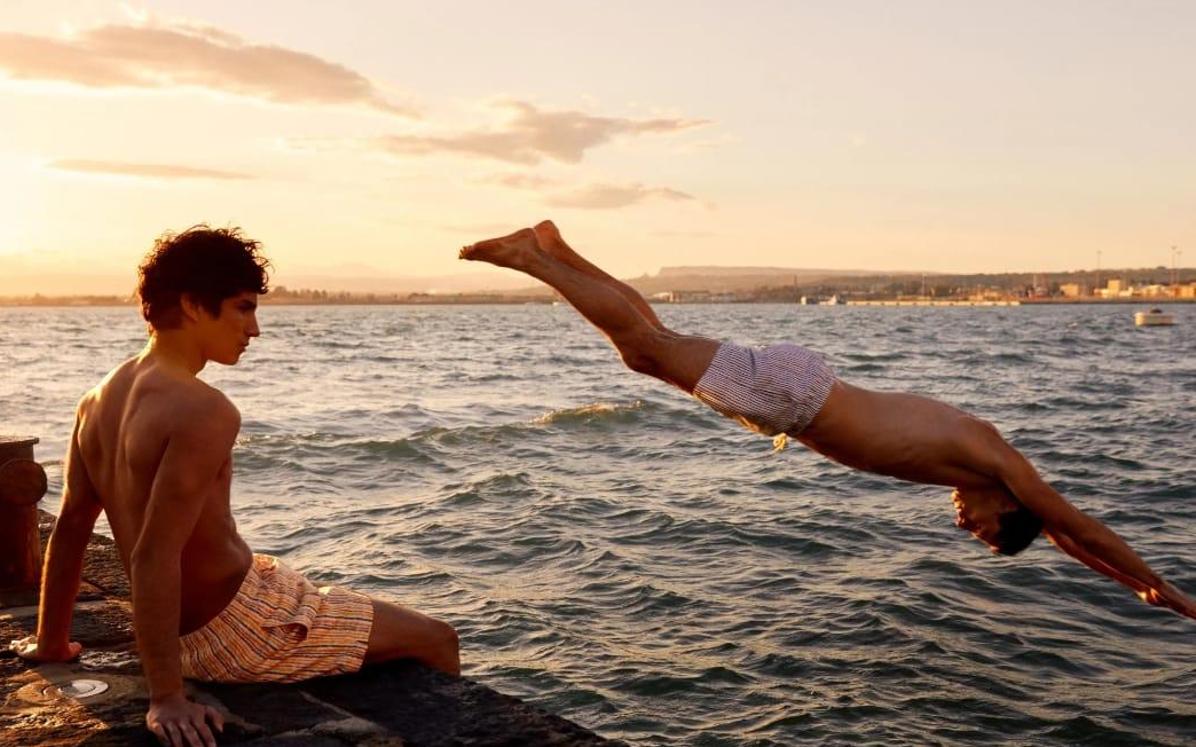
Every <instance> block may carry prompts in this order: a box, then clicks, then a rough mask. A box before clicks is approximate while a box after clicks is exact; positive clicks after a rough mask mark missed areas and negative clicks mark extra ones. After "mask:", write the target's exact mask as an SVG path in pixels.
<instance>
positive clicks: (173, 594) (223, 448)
mask: <svg viewBox="0 0 1196 747" xmlns="http://www.w3.org/2000/svg"><path fill="white" fill-rule="evenodd" d="M189 409H190V410H191V412H188V413H180V415H179V418H180V426H179V427H178V428H176V429H175V430H174V432H173V433H172V434H171V436H170V437H169V440H168V442H167V444H166V448H165V451H164V452H163V455H162V459H161V461H160V462H159V464H158V470H157V473H156V475H155V476H154V482H153V487H152V488H151V490H150V497H149V500H148V502H147V504H146V508H145V518H144V520H143V523H142V529H141V533H140V535H139V536H138V538H137V543H136V545H135V546H134V548H133V552H132V557H131V560H130V569H129V571H130V572H129V575H130V581H131V582H132V587H133V588H132V597H133V629H134V632H135V633H136V635H137V647H138V650H139V652H140V654H141V664H142V668H143V669H144V671H145V676H146V680H147V682H148V685H149V692H150V700H151V705H152V703H153V702H155V701H160V700H164V699H167V698H170V697H172V696H179V695H181V693H182V690H183V677H182V672H181V668H180V662H179V615H180V611H179V610H180V597H181V593H182V589H181V583H182V580H181V579H182V552H183V546H184V545H185V544H186V542H187V540H188V539H189V538H190V536H191V533H192V531H193V530H194V528H195V525H196V523H197V522H198V520H199V517H200V514H201V513H202V511H203V507H204V503H205V501H206V500H207V499H208V497H209V495H210V493H211V487H212V485H213V483H214V482H215V481H216V479H217V478H218V476H219V474H220V471H221V470H222V469H224V468H226V466H227V464H228V460H229V455H230V453H231V451H232V447H233V442H234V440H235V439H236V435H237V430H238V428H239V427H240V418H239V416H238V415H237V412H236V410H235V409H234V408H233V407H232V405H231V404H229V403H228V402H227V401H226V400H223V398H220V401H219V402H218V403H214V402H204V403H198V402H196V403H192V406H191V408H189Z"/></svg>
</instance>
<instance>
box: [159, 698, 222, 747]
mask: <svg viewBox="0 0 1196 747" xmlns="http://www.w3.org/2000/svg"><path fill="white" fill-rule="evenodd" d="M209 720H211V722H212V726H215V727H216V730H217V731H224V717H223V716H221V715H220V712H219V711H217V710H216V709H215V708H211V707H209V706H206V705H201V704H199V703H192V702H191V701H190V700H187V697H186V696H185V695H183V694H182V693H175V694H174V695H169V696H167V697H165V698H162V699H159V700H150V707H149V712H148V713H146V714H145V726H146V728H148V729H149V730H150V731H151V732H153V733H154V736H155V737H157V738H158V741H159V742H161V743H162V744H164V745H167V747H216V737H214V736H213V735H212V730H211V728H209V726H208V721H209Z"/></svg>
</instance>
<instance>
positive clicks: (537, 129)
mask: <svg viewBox="0 0 1196 747" xmlns="http://www.w3.org/2000/svg"><path fill="white" fill-rule="evenodd" d="M499 107H500V108H502V109H505V110H506V111H507V112H508V117H507V120H506V121H505V122H503V124H502V125H501V126H500V127H499V128H497V129H489V130H474V131H471V132H462V133H455V134H448V135H390V136H386V137H382V138H379V139H378V140H377V141H376V144H377V146H378V147H379V148H381V149H382V150H385V151H388V152H390V153H395V154H400V155H428V154H432V153H456V154H462V155H469V156H481V157H483V158H493V159H497V160H500V161H507V162H509V163H519V164H527V165H534V164H538V163H540V162H541V161H542V160H544V159H545V158H551V159H553V160H556V161H561V162H564V163H578V162H580V161H581V160H582V158H583V157H584V156H585V154H586V151H587V150H589V149H590V148H594V147H597V146H599V145H604V144H606V143H608V142H610V141H611V140H614V139H615V138H617V137H626V136H634V135H644V134H671V133H676V132H681V131H683V130H688V129H691V128H694V127H701V126H703V125H706V124H708V122H707V121H706V120H700V119H675V118H671V119H670V118H666V119H620V118H616V117H596V116H593V115H590V114H586V113H584V112H577V111H547V110H544V109H539V108H537V107H536V106H534V105H533V104H529V103H527V102H523V101H504V102H501V103H500V104H499Z"/></svg>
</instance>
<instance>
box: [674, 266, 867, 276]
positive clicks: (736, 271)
mask: <svg viewBox="0 0 1196 747" xmlns="http://www.w3.org/2000/svg"><path fill="white" fill-rule="evenodd" d="M875 274H876V271H875V270H809V269H798V268H793V267H717V266H714V265H694V266H692V267H684V266H683V267H662V268H660V272H658V273H657V274H656V275H655V276H654V277H659V278H666V277H675V276H683V277H688V276H692V275H707V276H710V277H733V276H743V275H750V276H756V275H786V276H789V275H798V276H800V277H826V278H829V277H844V276H852V275H875Z"/></svg>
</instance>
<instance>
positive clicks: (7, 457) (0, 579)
mask: <svg viewBox="0 0 1196 747" xmlns="http://www.w3.org/2000/svg"><path fill="white" fill-rule="evenodd" d="M37 442H38V439H36V438H13V437H11V436H0V591H16V590H25V589H36V588H37V585H38V582H39V581H40V577H41V560H42V549H41V542H40V540H39V538H38V534H37V502H38V501H40V500H41V499H42V496H43V495H45V494H46V471H45V470H44V469H42V466H41V465H40V464H38V463H37V462H35V461H33V445H34V444H35V443H37Z"/></svg>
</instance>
